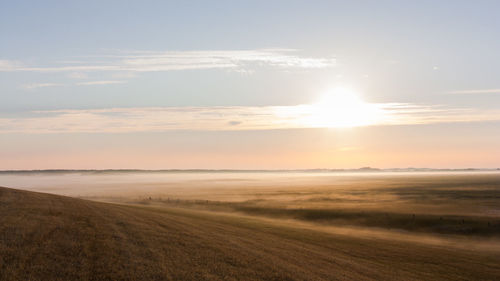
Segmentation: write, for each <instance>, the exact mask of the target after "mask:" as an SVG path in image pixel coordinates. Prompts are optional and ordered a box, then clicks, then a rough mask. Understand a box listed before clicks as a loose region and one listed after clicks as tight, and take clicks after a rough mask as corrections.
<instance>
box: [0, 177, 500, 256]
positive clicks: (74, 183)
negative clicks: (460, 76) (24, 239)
mask: <svg viewBox="0 0 500 281" xmlns="http://www.w3.org/2000/svg"><path fill="white" fill-rule="evenodd" d="M0 183H1V184H2V185H3V186H9V187H14V188H20V189H24V190H30V191H38V192H47V193H53V194H59V195H65V196H71V197H78V198H84V199H91V200H97V201H103V202H114V203H125V204H134V205H145V206H154V207H158V208H162V207H179V208H189V209H195V210H201V211H211V212H224V213H231V214H236V215H240V216H258V217H261V218H266V219H274V220H281V221H287V222H288V223H291V221H293V222H295V223H297V224H300V223H308V224H309V227H311V226H316V227H323V228H328V227H329V228H330V230H329V231H332V230H333V229H336V232H337V233H342V232H344V233H350V234H354V233H356V232H359V233H360V234H362V236H367V233H372V234H373V235H374V237H379V238H380V237H383V236H384V235H381V234H380V231H384V232H385V235H386V236H387V235H389V234H387V233H388V232H391V233H393V234H397V237H400V238H403V237H405V235H406V236H407V237H406V238H407V239H409V238H408V237H409V236H408V235H409V234H419V235H421V234H425V235H427V236H429V235H432V236H435V238H436V240H432V239H430V238H429V237H425V238H424V237H421V239H420V240H421V241H438V240H440V241H444V240H446V235H448V236H449V235H451V236H454V238H460V237H462V238H463V237H469V238H470V237H472V238H478V237H481V239H487V240H490V239H493V240H494V241H496V240H497V239H499V238H500V173H498V172H496V171H487V172H477V171H476V172H328V171H324V172H307V171H305V172H304V171H303V172H297V171H291V172H286V171H281V172H276V171H274V172H273V171H261V172H257V171H219V172H216V171H57V172H48V171H45V172H44V171H40V172H36V171H35V172H24V173H4V174H1V175H0ZM292 224H293V223H292ZM341 228H343V229H341ZM386 238H387V237H386ZM412 239H413V240H414V241H418V240H419V239H418V238H415V237H413V238H412ZM450 239H451V238H450ZM484 241H485V240H483V241H482V242H484ZM497 242H500V240H498V241H497ZM479 245H483V246H484V243H483V244H481V243H479V244H478V246H479ZM498 245H499V244H496V245H495V247H493V248H495V249H500V247H498ZM483 248H485V247H483ZM490 249H491V248H490Z"/></svg>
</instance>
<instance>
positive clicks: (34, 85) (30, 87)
mask: <svg viewBox="0 0 500 281" xmlns="http://www.w3.org/2000/svg"><path fill="white" fill-rule="evenodd" d="M62 85H63V84H59V83H31V84H25V85H22V88H24V89H27V90H34V89H38V88H46V87H58V86H62Z"/></svg>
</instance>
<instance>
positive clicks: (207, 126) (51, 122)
mask: <svg viewBox="0 0 500 281" xmlns="http://www.w3.org/2000/svg"><path fill="white" fill-rule="evenodd" d="M369 105H370V106H373V107H375V108H377V109H378V110H379V111H380V113H381V114H380V115H379V118H377V119H376V120H374V122H371V123H370V124H369V126H373V125H375V126H382V125H415V124H432V123H454V122H478V121H494V120H497V121H498V120H500V111H485V110H482V111H479V110H475V109H470V108H450V107H445V106H425V105H415V104H400V103H388V104H369ZM308 107H309V105H297V106H263V107H248V106H226V107H222V106H216V107H147V108H109V109H88V110H83V109H82V110H52V111H35V112H29V114H25V115H21V116H19V117H17V118H13V117H5V118H1V117H0V133H81V132H85V133H126V132H162V131H171V130H203V131H207V130H208V131H219V130H220V131H224V130H233V131H234V130H273V129H292V128H311V127H325V126H324V125H322V124H317V125H314V124H310V123H308V122H307V120H310V118H311V115H312V114H315V113H314V111H310V110H309V109H308ZM283 112H286V113H287V114H283ZM334 123H335V122H334Z"/></svg>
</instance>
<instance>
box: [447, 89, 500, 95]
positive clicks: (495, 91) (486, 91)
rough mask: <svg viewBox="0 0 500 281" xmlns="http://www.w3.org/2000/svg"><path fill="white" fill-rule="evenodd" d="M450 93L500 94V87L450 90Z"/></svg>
mask: <svg viewBox="0 0 500 281" xmlns="http://www.w3.org/2000/svg"><path fill="white" fill-rule="evenodd" d="M448 94H500V89H478V90H462V91H450V92H448Z"/></svg>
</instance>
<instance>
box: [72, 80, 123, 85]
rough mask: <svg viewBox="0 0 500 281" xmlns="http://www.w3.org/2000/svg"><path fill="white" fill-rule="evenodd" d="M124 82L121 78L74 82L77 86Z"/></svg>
mask: <svg viewBox="0 0 500 281" xmlns="http://www.w3.org/2000/svg"><path fill="white" fill-rule="evenodd" d="M123 83H126V81H122V80H104V81H87V82H80V83H76V85H79V86H82V85H83V86H92V85H110V84H123Z"/></svg>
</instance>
